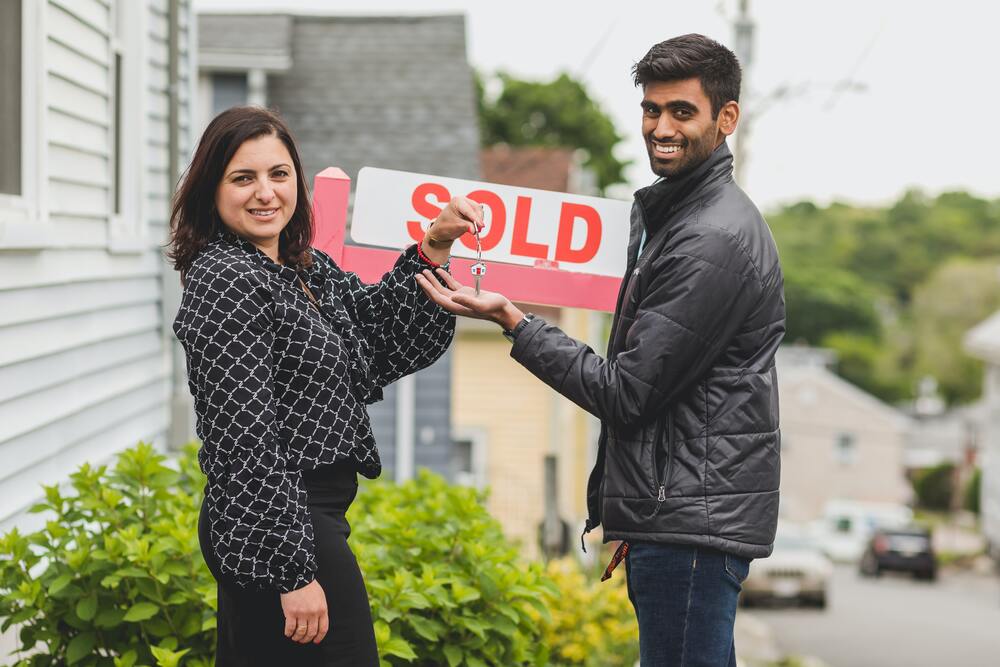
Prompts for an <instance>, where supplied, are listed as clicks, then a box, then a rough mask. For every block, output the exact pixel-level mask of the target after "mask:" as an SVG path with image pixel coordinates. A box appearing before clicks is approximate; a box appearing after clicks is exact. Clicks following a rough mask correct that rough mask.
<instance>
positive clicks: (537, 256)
mask: <svg viewBox="0 0 1000 667" xmlns="http://www.w3.org/2000/svg"><path fill="white" fill-rule="evenodd" d="M458 195H464V196H466V197H468V198H470V199H472V200H474V201H477V202H479V203H481V204H482V205H483V208H484V211H485V224H486V227H485V228H484V229H483V231H482V233H481V235H480V241H481V243H482V246H483V258H484V259H486V260H489V261H493V262H506V263H509V264H520V265H525V266H543V267H547V268H559V269H562V270H565V271H572V272H578V273H587V274H592V275H603V276H614V277H620V276H621V275H622V274H623V273H624V272H625V252H626V246H627V245H628V233H629V208H630V206H631V204H630V203H629V202H624V201H620V200H617V199H602V198H599V197H586V196H583V195H573V194H566V193H562V192H549V191H547V190H535V189H532V188H518V187H513V186H509V185H496V184H493V183H481V182H477V181H467V180H462V179H457V178H444V177H441V176H429V175H427V174H414V173H410V172H404V171H393V170H390V169H376V168H373V167H365V168H364V169H362V170H361V173H360V174H358V186H357V191H356V194H355V198H354V215H353V218H352V221H351V238H352V239H353V240H354V241H355V242H356V243H360V244H363V245H373V246H381V247H386V248H402V247H404V246H406V245H409V244H411V243H413V242H415V241H419V240H420V239H422V238H423V234H424V230H425V229H426V228H427V225H428V224H429V223H430V221H431V220H433V219H434V218H435V217H437V215H438V213H440V212H441V209H443V208H444V207H445V205H447V203H448V201H449V200H450V199H451V198H452V197H454V196H458ZM452 254H453V255H455V256H457V257H464V258H468V259H472V258H474V257H475V256H476V240H475V238H474V237H473V236H472V235H471V234H466V235H465V236H463V237H462V238H461V239H459V241H458V242H457V243H455V245H454V247H453V248H452Z"/></svg>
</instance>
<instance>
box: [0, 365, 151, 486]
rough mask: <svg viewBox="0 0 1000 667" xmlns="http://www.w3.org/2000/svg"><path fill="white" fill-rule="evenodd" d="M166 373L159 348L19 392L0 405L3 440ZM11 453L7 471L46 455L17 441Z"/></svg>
mask: <svg viewBox="0 0 1000 667" xmlns="http://www.w3.org/2000/svg"><path fill="white" fill-rule="evenodd" d="M165 375H166V369H165V368H164V365H163V359H162V358H161V356H160V354H159V351H157V352H156V354H154V355H153V356H150V357H146V358H144V359H139V360H137V361H129V362H125V363H118V364H116V365H114V366H111V367H109V368H105V369H102V370H101V371H99V372H95V373H91V374H88V375H87V376H85V377H79V378H76V379H74V380H70V381H68V382H65V383H62V384H59V385H56V386H54V387H49V388H47V389H43V390H41V391H37V392H34V393H31V394H26V395H23V396H19V397H18V398H16V399H14V400H11V401H7V402H6V403H4V405H0V443H6V442H12V443H16V441H17V438H18V437H19V436H24V435H26V434H27V433H29V432H31V431H35V430H38V429H39V428H43V427H44V426H45V425H46V424H49V423H51V422H54V421H60V420H62V419H65V418H67V417H68V416H70V415H73V414H76V413H78V412H85V411H87V410H90V409H93V408H94V407H95V406H98V405H100V404H102V403H104V402H106V401H108V400H111V399H112V398H114V397H116V396H118V395H120V394H125V393H129V392H132V391H135V390H136V389H137V388H139V387H142V386H144V385H146V384H148V383H149V382H150V379H151V378H163V377H164V376H165ZM11 453H12V456H11V457H10V461H11V463H10V465H8V466H6V467H5V471H4V472H5V473H8V472H15V471H17V470H23V469H25V468H28V467H31V466H33V465H35V464H37V463H39V462H40V461H42V460H43V459H44V458H45V457H46V456H47V454H45V453H44V452H40V451H38V450H31V451H27V450H24V449H21V450H20V451H19V450H18V449H17V446H16V444H15V445H14V446H13V447H12V448H11Z"/></svg>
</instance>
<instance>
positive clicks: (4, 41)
mask: <svg viewBox="0 0 1000 667" xmlns="http://www.w3.org/2000/svg"><path fill="white" fill-rule="evenodd" d="M21 65H22V63H21V2H20V0H4V1H3V2H0V146H3V150H2V151H0V193H2V194H9V195H20V194H21V188H22V184H21V170H22V168H21Z"/></svg>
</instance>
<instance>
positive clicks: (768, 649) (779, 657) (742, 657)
mask: <svg viewBox="0 0 1000 667" xmlns="http://www.w3.org/2000/svg"><path fill="white" fill-rule="evenodd" d="M735 642H736V653H737V656H738V657H737V660H736V665H737V667H777V666H778V665H780V666H781V667H831V666H830V665H827V664H826V663H825V662H823V661H821V660H819V659H818V658H811V657H798V656H796V659H795V661H789V662H785V661H786V660H788V656H785V655H783V654H782V652H781V649H780V648H779V647H778V642H777V640H776V639H775V637H774V631H773V630H771V626H769V625H768V624H767V623H765V622H764V621H762V620H760V619H759V618H758V617H757V616H754V614H753V613H752V612H748V611H745V610H743V609H741V610H740V611H739V612H738V613H737V614H736V628H735Z"/></svg>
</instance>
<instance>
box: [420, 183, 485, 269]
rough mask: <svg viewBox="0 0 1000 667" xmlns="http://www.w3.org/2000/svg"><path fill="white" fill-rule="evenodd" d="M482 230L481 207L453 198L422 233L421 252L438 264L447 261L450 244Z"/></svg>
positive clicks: (465, 199) (480, 205) (461, 198)
mask: <svg viewBox="0 0 1000 667" xmlns="http://www.w3.org/2000/svg"><path fill="white" fill-rule="evenodd" d="M482 228H483V206H482V204H478V203H476V202H474V201H472V200H471V199H469V198H468V197H453V198H452V200H451V201H450V202H448V205H447V206H445V207H444V210H443V211H441V213H440V215H438V217H436V218H434V220H433V221H432V222H431V224H430V227H428V228H427V231H426V232H424V240H423V241H422V242H421V250H423V252H424V254H425V255H427V257H428V259H430V260H431V261H432V262H436V263H438V264H444V263H445V262H447V261H448V255H449V254H450V252H451V244H452V243H454V242H455V239H457V238H458V237H459V236H461V235H462V234H465V233H466V232H468V233H470V234H475V233H476V232H477V231H479V230H481V229H482Z"/></svg>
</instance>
